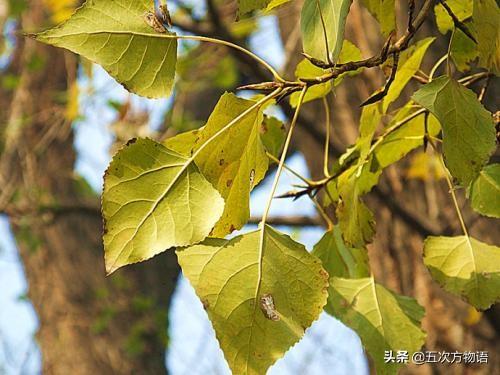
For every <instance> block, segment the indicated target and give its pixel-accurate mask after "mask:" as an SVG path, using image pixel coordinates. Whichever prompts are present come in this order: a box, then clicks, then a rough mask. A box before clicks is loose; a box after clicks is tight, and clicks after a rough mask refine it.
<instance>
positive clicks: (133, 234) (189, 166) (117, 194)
mask: <svg viewBox="0 0 500 375" xmlns="http://www.w3.org/2000/svg"><path fill="white" fill-rule="evenodd" d="M223 210H224V200H223V199H222V197H221V196H220V194H219V193H218V192H217V190H215V189H214V188H213V187H212V185H211V184H210V183H209V182H208V181H207V180H206V179H205V178H204V177H203V175H202V174H201V173H200V172H199V171H198V168H197V167H196V166H195V165H194V163H192V162H191V159H188V158H186V157H185V156H182V155H181V154H178V153H176V152H174V151H170V150H168V149H167V148H165V147H164V146H163V145H161V144H159V143H156V142H154V141H152V140H149V139H137V140H135V141H134V142H129V144H127V145H126V146H125V147H124V148H123V149H122V150H120V151H119V152H118V153H117V154H116V155H115V156H114V158H113V160H112V162H111V164H110V166H109V167H108V170H107V171H106V174H105V177H104V191H103V198H102V215H103V220H104V251H105V259H106V270H107V272H108V273H111V272H113V271H115V270H117V269H118V268H120V267H122V266H125V265H127V264H131V263H136V262H140V261H143V260H146V259H149V258H151V257H153V256H154V255H156V254H159V253H161V252H163V251H165V250H166V249H168V248H170V247H174V246H187V245H190V244H193V243H196V242H200V241H202V240H204V239H205V237H207V236H208V234H209V233H210V231H211V230H212V228H213V226H214V225H215V223H216V222H217V220H218V219H219V218H220V216H221V215H222V211H223Z"/></svg>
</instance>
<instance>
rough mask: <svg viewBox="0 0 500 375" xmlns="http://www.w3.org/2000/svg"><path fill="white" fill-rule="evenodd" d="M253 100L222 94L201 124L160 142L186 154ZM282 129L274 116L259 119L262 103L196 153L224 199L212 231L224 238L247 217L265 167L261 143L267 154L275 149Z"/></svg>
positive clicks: (199, 166)
mask: <svg viewBox="0 0 500 375" xmlns="http://www.w3.org/2000/svg"><path fill="white" fill-rule="evenodd" d="M254 105H255V102H254V101H253V100H246V99H241V98H238V97H236V96H235V95H234V94H231V93H225V94H224V95H223V96H222V97H221V98H220V99H219V102H218V103H217V105H216V106H215V108H214V110H213V112H212V114H211V115H210V118H209V119H208V121H207V124H206V125H205V126H204V127H202V128H200V129H196V130H192V131H189V132H185V133H181V134H178V135H176V136H175V137H172V138H168V139H167V140H166V141H164V144H165V145H166V146H167V147H168V148H170V149H172V150H174V151H177V152H179V153H181V154H183V155H186V156H191V154H193V152H196V151H197V150H198V149H199V148H200V147H201V146H202V145H203V144H204V143H206V141H207V140H208V139H210V138H211V137H212V136H213V135H214V134H216V133H217V132H218V131H219V130H220V129H222V128H223V127H224V126H226V125H227V124H228V123H229V122H231V121H234V119H236V118H237V117H238V116H240V115H241V114H242V113H243V112H245V111H247V110H249V109H250V108H251V107H252V106H254ZM264 129H266V131H264ZM283 129H284V128H283V124H282V123H281V122H279V121H278V120H276V119H274V120H273V119H269V118H268V119H266V120H265V119H264V114H263V107H261V108H255V109H253V110H251V111H250V112H249V113H248V114H247V115H246V116H244V117H243V118H241V119H240V120H239V121H236V122H235V123H234V125H233V126H232V127H231V128H230V129H229V130H227V131H226V132H225V133H224V134H221V135H219V137H218V140H217V143H215V144H214V145H213V146H211V147H207V148H205V149H204V150H203V151H202V152H201V153H200V154H199V155H197V156H196V158H195V162H196V165H197V166H198V168H199V169H200V171H201V172H202V173H203V175H204V176H205V177H206V178H207V180H208V181H210V183H211V184H212V185H213V186H214V187H215V188H216V189H217V190H218V191H219V193H220V194H221V195H222V197H223V198H224V200H225V202H226V204H225V209H224V213H223V214H222V217H221V218H220V220H219V222H218V223H217V225H216V226H215V228H214V229H213V231H212V233H211V235H212V236H214V237H224V236H225V235H227V234H228V233H231V232H232V231H234V230H236V229H240V228H242V227H243V225H245V224H246V222H247V221H248V218H249V216H250V208H249V200H250V192H251V191H252V189H253V188H254V187H255V186H256V185H257V184H258V183H259V182H260V181H261V180H262V179H263V178H264V176H265V174H266V172H267V168H268V166H269V159H268V157H267V155H266V147H269V148H270V150H269V152H271V153H273V152H276V153H279V151H280V150H281V147H282V144H283V141H284V131H283ZM264 142H265V144H266V147H265V146H264Z"/></svg>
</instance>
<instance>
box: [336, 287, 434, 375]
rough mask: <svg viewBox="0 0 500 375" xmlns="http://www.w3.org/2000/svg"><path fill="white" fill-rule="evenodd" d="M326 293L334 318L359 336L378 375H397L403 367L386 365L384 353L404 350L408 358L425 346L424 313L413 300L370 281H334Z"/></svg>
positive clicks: (396, 364) (399, 364) (395, 364)
mask: <svg viewBox="0 0 500 375" xmlns="http://www.w3.org/2000/svg"><path fill="white" fill-rule="evenodd" d="M328 290H329V293H330V300H331V304H332V310H333V312H334V316H335V317H336V318H338V319H340V320H341V321H342V322H343V323H344V324H345V325H347V326H348V327H350V328H352V329H353V330H354V331H356V333H357V334H358V335H359V337H360V339H361V342H362V343H363V346H364V347H365V349H366V351H367V352H368V353H369V354H370V356H371V357H372V359H373V362H374V363H375V368H376V373H377V374H379V375H385V374H397V373H398V368H399V367H401V366H402V365H403V364H401V363H385V361H384V352H385V351H386V350H392V351H394V352H397V351H399V350H405V351H408V353H409V358H411V356H412V353H414V352H415V351H418V350H419V349H420V348H421V347H422V345H423V344H424V341H425V333H424V332H423V331H422V329H421V320H422V318H423V316H424V309H423V308H422V307H421V306H420V305H419V304H418V303H417V301H415V300H414V299H413V298H408V297H405V296H400V295H397V294H395V293H393V292H391V291H390V290H388V289H386V288H384V287H383V286H382V285H380V284H377V283H375V281H374V280H373V278H364V279H343V278H338V277H333V278H331V279H330V287H329V289H328Z"/></svg>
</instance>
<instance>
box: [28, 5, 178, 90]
mask: <svg viewBox="0 0 500 375" xmlns="http://www.w3.org/2000/svg"><path fill="white" fill-rule="evenodd" d="M152 9H153V2H152V1H151V0H116V1H105V0H94V1H87V2H86V3H85V4H84V5H83V6H82V7H81V8H79V9H78V10H77V12H76V13H75V14H74V15H73V16H72V17H71V18H70V19H69V20H68V21H66V22H64V23H63V24H62V25H60V26H58V27H55V28H53V29H50V30H48V31H45V32H43V33H40V34H37V35H36V39H37V40H39V41H41V42H44V43H47V44H51V45H54V46H57V47H62V48H66V49H68V50H70V51H73V52H75V53H77V54H80V55H82V56H84V57H85V58H87V59H89V60H91V61H93V62H95V63H97V64H99V65H101V66H102V67H103V68H104V69H106V71H108V73H109V74H111V76H113V77H114V78H115V79H116V80H117V81H118V82H120V83H121V84H122V85H123V86H124V87H125V88H126V89H127V90H129V91H131V92H133V93H135V94H138V95H142V96H146V97H149V98H160V97H166V96H168V95H169V94H170V92H171V89H172V85H173V81H174V75H175V65H176V60H177V40H176V39H175V34H173V33H169V32H165V33H159V32H157V31H155V30H153V28H152V27H150V26H149V25H147V24H146V22H145V18H144V15H145V12H147V11H150V10H152Z"/></svg>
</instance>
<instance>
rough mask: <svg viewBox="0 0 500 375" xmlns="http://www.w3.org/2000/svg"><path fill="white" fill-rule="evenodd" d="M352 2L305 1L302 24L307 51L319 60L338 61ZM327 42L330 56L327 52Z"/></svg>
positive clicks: (335, 0)
mask: <svg viewBox="0 0 500 375" xmlns="http://www.w3.org/2000/svg"><path fill="white" fill-rule="evenodd" d="M351 3H352V0H305V1H304V5H303V7H302V13H301V16H300V26H301V30H302V43H303V46H304V52H305V53H307V54H308V55H310V56H312V57H314V58H316V59H319V60H323V61H329V60H331V61H333V62H336V61H337V59H338V57H339V54H340V50H341V49H342V43H343V41H344V28H345V23H346V19H347V14H348V13H349V8H350V6H351ZM323 21H324V24H325V27H323ZM325 29H326V40H325V31H324V30H325ZM327 43H328V51H329V52H330V56H327V53H326V51H327V50H326V45H327Z"/></svg>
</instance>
